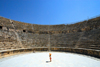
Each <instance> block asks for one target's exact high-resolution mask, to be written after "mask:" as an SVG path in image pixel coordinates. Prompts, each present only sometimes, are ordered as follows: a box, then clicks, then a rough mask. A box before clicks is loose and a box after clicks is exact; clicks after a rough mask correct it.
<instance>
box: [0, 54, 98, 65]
mask: <svg viewBox="0 0 100 67" xmlns="http://www.w3.org/2000/svg"><path fill="white" fill-rule="evenodd" d="M49 53H52V62H50V60H49ZM0 67H100V59H96V58H93V57H89V56H85V55H80V54H73V53H65V52H36V53H26V54H20V55H15V56H10V57H6V58H1V59H0Z"/></svg>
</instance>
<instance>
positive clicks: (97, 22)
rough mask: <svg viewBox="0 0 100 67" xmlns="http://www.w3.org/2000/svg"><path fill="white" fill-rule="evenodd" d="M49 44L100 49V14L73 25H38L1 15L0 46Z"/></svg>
mask: <svg viewBox="0 0 100 67" xmlns="http://www.w3.org/2000/svg"><path fill="white" fill-rule="evenodd" d="M48 46H49V47H69V48H84V49H96V50H100V17H96V18H93V19H90V20H87V21H83V22H78V23H76V24H71V25H64V24H62V25H36V24H28V23H23V22H19V21H14V20H10V19H6V18H3V17H0V50H7V49H20V48H34V47H48Z"/></svg>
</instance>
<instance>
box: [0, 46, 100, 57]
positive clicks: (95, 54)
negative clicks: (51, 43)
mask: <svg viewBox="0 0 100 67" xmlns="http://www.w3.org/2000/svg"><path fill="white" fill-rule="evenodd" d="M34 50H35V51H48V48H47V47H43V48H41V47H40V48H39V47H35V48H26V49H25V48H22V49H11V50H3V51H0V58H2V57H4V56H6V55H10V54H18V53H23V52H33V51H34ZM50 50H51V51H61V52H72V53H79V54H84V55H89V56H93V57H96V58H100V50H93V49H82V48H78V49H75V48H68V47H52V48H50Z"/></svg>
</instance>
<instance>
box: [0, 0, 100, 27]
mask: <svg viewBox="0 0 100 67" xmlns="http://www.w3.org/2000/svg"><path fill="white" fill-rule="evenodd" d="M0 16H2V17H5V18H9V19H12V20H16V21H21V22H25V23H31V24H41V25H55V24H74V23H77V22H80V21H84V20H87V19H90V18H94V17H96V16H100V0H0Z"/></svg>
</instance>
